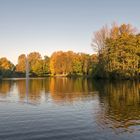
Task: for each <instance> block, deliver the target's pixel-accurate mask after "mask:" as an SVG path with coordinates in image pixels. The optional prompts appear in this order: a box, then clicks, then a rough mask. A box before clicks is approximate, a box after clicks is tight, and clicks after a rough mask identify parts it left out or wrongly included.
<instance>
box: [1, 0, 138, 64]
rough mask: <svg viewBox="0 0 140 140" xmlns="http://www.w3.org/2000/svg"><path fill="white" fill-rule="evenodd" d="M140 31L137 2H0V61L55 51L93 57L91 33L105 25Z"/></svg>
mask: <svg viewBox="0 0 140 140" xmlns="http://www.w3.org/2000/svg"><path fill="white" fill-rule="evenodd" d="M113 21H116V22H117V23H119V24H120V23H123V22H125V23H131V24H132V25H134V26H136V27H137V28H138V29H140V0H0V57H3V56H6V57H7V58H8V59H10V60H11V61H12V62H14V63H16V62H17V58H18V55H19V54H22V53H29V52H31V51H38V52H40V53H41V54H42V56H43V55H49V56H50V55H51V54H52V52H54V51H58V50H64V51H67V50H73V51H76V52H85V53H90V54H92V53H93V50H92V48H91V45H90V44H91V37H92V33H93V32H94V31H96V30H98V29H100V28H101V27H102V26H103V25H104V24H111V23H112V22H113Z"/></svg>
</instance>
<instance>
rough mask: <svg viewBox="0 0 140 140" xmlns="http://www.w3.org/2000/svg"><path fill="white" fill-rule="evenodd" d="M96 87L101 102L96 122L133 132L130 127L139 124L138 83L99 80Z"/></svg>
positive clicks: (103, 125)
mask: <svg viewBox="0 0 140 140" xmlns="http://www.w3.org/2000/svg"><path fill="white" fill-rule="evenodd" d="M99 85H100V87H99ZM97 89H98V90H99V91H100V92H99V97H100V103H101V104H100V105H101V107H100V109H101V110H100V112H99V114H98V116H97V121H98V123H99V124H100V125H101V126H102V127H103V128H106V127H110V128H112V129H114V130H117V131H118V130H119V129H118V128H120V132H122V131H128V132H133V129H134V128H133V129H132V127H133V126H136V125H140V92H139V91H140V84H139V83H137V82H132V81H125V82H120V81H119V82H113V83H112V82H100V84H97ZM115 128H117V129H115Z"/></svg>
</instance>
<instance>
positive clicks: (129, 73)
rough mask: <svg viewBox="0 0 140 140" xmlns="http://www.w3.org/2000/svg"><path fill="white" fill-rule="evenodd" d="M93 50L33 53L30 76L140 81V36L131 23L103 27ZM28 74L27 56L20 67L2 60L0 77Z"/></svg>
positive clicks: (96, 38)
mask: <svg viewBox="0 0 140 140" xmlns="http://www.w3.org/2000/svg"><path fill="white" fill-rule="evenodd" d="M92 47H93V50H94V51H96V52H97V53H96V54H92V55H89V54H85V53H75V52H73V51H67V52H63V51H58V52H54V53H53V54H52V55H51V56H50V57H48V56H44V58H42V57H41V54H40V53H39V52H31V53H29V54H28V57H27V59H28V61H29V65H30V76H32V77H46V76H89V77H94V78H107V79H139V78H140V34H138V32H137V30H136V28H134V27H133V26H131V25H130V24H122V25H120V26H118V25H117V24H113V25H112V26H111V27H110V28H109V27H108V26H103V27H102V28H101V29H100V30H99V31H97V32H95V33H94V37H93V40H92ZM25 72H26V55H25V54H21V55H20V56H19V57H18V63H17V65H14V64H13V63H12V62H11V61H10V60H8V59H7V58H5V57H3V58H0V78H5V77H25Z"/></svg>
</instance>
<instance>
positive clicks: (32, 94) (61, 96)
mask: <svg viewBox="0 0 140 140" xmlns="http://www.w3.org/2000/svg"><path fill="white" fill-rule="evenodd" d="M16 84H17V88H18V93H19V98H20V100H21V101H24V100H25V99H26V98H27V96H28V101H30V102H34V103H40V102H41V98H42V96H44V97H45V98H46V100H47V98H48V94H50V96H51V98H52V99H53V100H54V101H59V102H71V101H74V100H76V99H79V100H80V99H81V98H84V97H88V96H89V95H90V94H93V93H91V92H92V91H93V90H94V87H93V82H92V81H91V80H88V79H82V78H76V79H72V78H46V79H30V80H29V86H28V87H29V89H28V91H29V93H28V94H27V93H26V81H25V80H17V81H16Z"/></svg>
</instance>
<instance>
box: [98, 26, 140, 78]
mask: <svg viewBox="0 0 140 140" xmlns="http://www.w3.org/2000/svg"><path fill="white" fill-rule="evenodd" d="M98 32H101V31H98ZM109 32H110V36H108V37H107V38H106V39H105V44H104V47H102V48H101V49H100V50H99V52H98V65H97V75H98V76H99V77H106V78H108V77H110V78H118V77H120V78H138V75H139V59H140V57H139V49H140V44H139V36H137V35H136V30H135V28H134V27H132V26H131V25H130V24H122V25H120V26H117V25H114V26H112V27H111V28H110V29H109Z"/></svg>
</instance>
